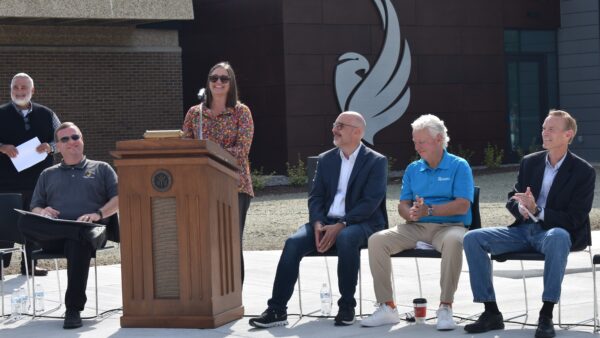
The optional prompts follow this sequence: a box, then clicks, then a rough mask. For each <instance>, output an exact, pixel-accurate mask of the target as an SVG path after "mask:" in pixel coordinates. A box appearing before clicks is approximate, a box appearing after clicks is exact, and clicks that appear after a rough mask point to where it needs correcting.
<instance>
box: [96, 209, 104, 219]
mask: <svg viewBox="0 0 600 338" xmlns="http://www.w3.org/2000/svg"><path fill="white" fill-rule="evenodd" d="M96 214H98V216H100V219H103V218H104V215H102V210H100V209H98V210H96Z"/></svg>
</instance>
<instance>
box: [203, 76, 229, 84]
mask: <svg viewBox="0 0 600 338" xmlns="http://www.w3.org/2000/svg"><path fill="white" fill-rule="evenodd" d="M208 80H209V81H210V82H213V83H214V82H217V81H218V80H221V83H227V82H229V80H231V78H230V77H229V76H227V75H220V76H219V75H211V76H209V77H208Z"/></svg>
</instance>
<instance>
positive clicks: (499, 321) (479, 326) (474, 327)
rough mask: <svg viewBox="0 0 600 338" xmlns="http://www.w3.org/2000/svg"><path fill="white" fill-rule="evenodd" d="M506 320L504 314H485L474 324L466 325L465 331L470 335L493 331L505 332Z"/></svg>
mask: <svg viewBox="0 0 600 338" xmlns="http://www.w3.org/2000/svg"><path fill="white" fill-rule="evenodd" d="M503 329H504V318H503V317H502V313H497V314H494V313H490V312H485V311H484V312H483V313H482V314H481V316H479V318H478V319H477V321H475V323H473V324H468V325H465V331H467V332H469V333H482V332H488V331H491V330H503Z"/></svg>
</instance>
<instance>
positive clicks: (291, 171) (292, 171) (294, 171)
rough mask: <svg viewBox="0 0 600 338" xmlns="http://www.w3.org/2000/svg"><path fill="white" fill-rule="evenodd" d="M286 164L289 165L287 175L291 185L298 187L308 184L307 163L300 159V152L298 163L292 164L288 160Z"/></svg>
mask: <svg viewBox="0 0 600 338" xmlns="http://www.w3.org/2000/svg"><path fill="white" fill-rule="evenodd" d="M285 165H286V167H287V176H288V179H289V180H290V184H291V185H293V186H296V187H300V186H303V185H306V183H307V182H308V176H306V165H305V164H304V162H302V160H301V159H300V154H298V164H297V165H291V164H290V163H289V162H286V163H285Z"/></svg>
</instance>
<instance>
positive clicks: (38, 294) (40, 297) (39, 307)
mask: <svg viewBox="0 0 600 338" xmlns="http://www.w3.org/2000/svg"><path fill="white" fill-rule="evenodd" d="M45 310H46V309H45V307H44V287H43V286H42V284H36V285H35V312H36V313H40V312H44V311H45Z"/></svg>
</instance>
